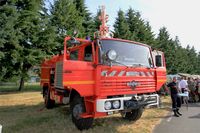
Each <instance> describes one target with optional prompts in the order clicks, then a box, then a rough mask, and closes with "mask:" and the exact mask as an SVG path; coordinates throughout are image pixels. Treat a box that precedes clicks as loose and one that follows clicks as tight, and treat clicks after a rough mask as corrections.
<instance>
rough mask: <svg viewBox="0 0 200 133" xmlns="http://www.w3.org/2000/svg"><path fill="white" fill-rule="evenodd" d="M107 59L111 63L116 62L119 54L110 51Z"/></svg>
mask: <svg viewBox="0 0 200 133" xmlns="http://www.w3.org/2000/svg"><path fill="white" fill-rule="evenodd" d="M107 58H108V59H109V60H111V61H114V60H116V58H117V52H116V51H115V50H112V49H111V50H109V51H108V52H107Z"/></svg>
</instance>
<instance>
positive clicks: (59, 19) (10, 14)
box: [0, 0, 200, 90]
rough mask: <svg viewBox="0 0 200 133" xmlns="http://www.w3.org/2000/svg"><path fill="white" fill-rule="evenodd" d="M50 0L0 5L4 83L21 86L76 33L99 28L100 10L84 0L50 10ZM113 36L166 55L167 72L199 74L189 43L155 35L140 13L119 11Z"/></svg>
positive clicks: (199, 59)
mask: <svg viewBox="0 0 200 133" xmlns="http://www.w3.org/2000/svg"><path fill="white" fill-rule="evenodd" d="M46 2H48V1H46V0H1V1H0V63H1V65H0V81H7V80H11V79H12V78H16V77H17V78H20V87H19V90H21V88H23V83H24V80H25V79H26V78H27V72H28V70H30V69H31V68H32V67H33V66H36V65H39V64H40V63H41V61H42V60H43V59H44V58H47V57H49V56H50V55H53V54H58V53H59V52H60V51H61V50H62V49H63V39H64V37H65V36H66V35H69V36H70V35H73V32H74V30H75V29H76V30H78V31H79V32H78V33H79V34H78V37H81V38H85V37H86V36H90V37H91V38H92V37H93V34H94V32H96V31H97V30H98V29H99V25H100V21H99V19H98V16H99V14H100V10H99V9H98V10H97V12H96V14H95V15H92V14H91V12H90V11H89V10H88V8H87V6H86V4H85V0H56V1H55V2H54V3H53V4H50V7H48V8H47V7H46V5H45V3H46ZM113 27H114V31H113V33H114V37H116V38H122V39H128V40H134V41H138V42H142V43H146V44H148V45H150V46H151V47H152V48H153V49H158V50H161V51H163V52H164V53H165V58H166V64H167V72H168V73H169V74H175V73H178V72H182V73H189V74H200V53H197V51H196V50H195V48H194V47H190V46H189V45H188V46H187V47H186V48H183V47H182V46H181V43H180V42H179V39H178V37H176V38H175V39H173V38H171V37H170V34H169V32H168V31H167V29H166V28H165V27H162V28H160V30H159V34H158V35H157V37H156V35H155V33H154V32H153V31H152V28H151V26H150V24H149V22H148V21H145V20H144V19H143V18H142V17H141V14H140V12H138V11H135V10H134V9H132V8H129V9H128V10H127V11H122V10H121V9H119V11H118V14H117V17H116V20H115V23H114V25H113Z"/></svg>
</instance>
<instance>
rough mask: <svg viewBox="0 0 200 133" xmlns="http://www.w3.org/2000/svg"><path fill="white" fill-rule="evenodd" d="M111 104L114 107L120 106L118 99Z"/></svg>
mask: <svg viewBox="0 0 200 133" xmlns="http://www.w3.org/2000/svg"><path fill="white" fill-rule="evenodd" d="M112 106H113V108H114V109H118V108H120V102H119V100H117V101H113V103H112Z"/></svg>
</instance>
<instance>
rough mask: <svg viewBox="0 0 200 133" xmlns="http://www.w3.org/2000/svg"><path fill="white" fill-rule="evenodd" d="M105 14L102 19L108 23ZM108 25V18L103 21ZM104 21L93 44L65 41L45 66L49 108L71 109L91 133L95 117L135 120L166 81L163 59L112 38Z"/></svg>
mask: <svg viewBox="0 0 200 133" xmlns="http://www.w3.org/2000/svg"><path fill="white" fill-rule="evenodd" d="M105 16H106V15H105V11H104V10H103V11H102V16H101V19H104V18H105ZM104 20H105V19H104ZM107 30H108V29H107V26H106V25H105V22H103V21H102V25H101V27H100V32H99V33H98V34H99V36H96V37H95V39H94V40H93V41H91V40H86V39H80V38H74V37H66V38H65V39H64V51H63V53H62V54H60V55H56V56H53V57H52V58H51V59H49V60H45V61H44V62H43V63H42V65H41V86H42V87H43V97H44V102H45V106H46V107H47V108H52V107H53V106H54V105H55V103H62V104H69V105H70V110H71V114H72V115H71V116H72V121H73V122H74V124H75V125H76V127H77V128H78V129H80V130H83V129H89V128H90V127H91V126H92V123H93V120H94V118H98V117H104V116H107V115H110V114H113V113H121V115H122V118H124V119H127V120H131V121H136V120H138V119H139V118H140V117H141V116H142V113H143V110H144V108H145V107H146V106H151V105H158V103H159V96H158V95H157V94H156V92H157V91H159V89H160V87H161V86H162V85H163V84H164V83H165V82H166V67H165V59H164V54H163V53H162V52H161V51H159V52H157V51H154V52H153V51H152V50H151V47H150V46H148V45H146V44H142V43H138V42H134V41H129V40H122V39H117V38H112V37H110V36H108V34H107V33H108V32H107Z"/></svg>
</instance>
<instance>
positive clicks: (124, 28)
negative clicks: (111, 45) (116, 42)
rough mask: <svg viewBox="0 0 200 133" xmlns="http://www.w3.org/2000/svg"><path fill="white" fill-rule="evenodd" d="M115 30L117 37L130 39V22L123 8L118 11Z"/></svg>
mask: <svg viewBox="0 0 200 133" xmlns="http://www.w3.org/2000/svg"><path fill="white" fill-rule="evenodd" d="M114 32H115V34H114V37H116V38H121V39H129V38H130V36H131V35H130V31H129V26H128V23H127V21H126V18H125V15H124V12H123V11H122V10H119V11H118V16H117V18H116V21H115V24H114Z"/></svg>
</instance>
